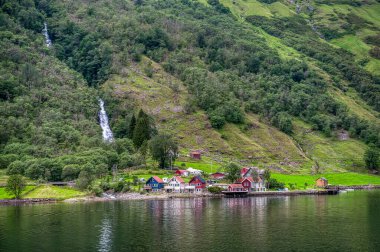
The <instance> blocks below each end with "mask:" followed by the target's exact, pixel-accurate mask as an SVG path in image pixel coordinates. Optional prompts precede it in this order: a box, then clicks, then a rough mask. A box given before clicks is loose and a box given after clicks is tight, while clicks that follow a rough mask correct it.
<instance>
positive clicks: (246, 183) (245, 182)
mask: <svg viewBox="0 0 380 252" xmlns="http://www.w3.org/2000/svg"><path fill="white" fill-rule="evenodd" d="M235 184H241V185H242V186H243V187H244V189H246V191H251V190H252V188H253V184H254V181H253V178H252V177H248V178H239V179H238V180H236V182H235Z"/></svg>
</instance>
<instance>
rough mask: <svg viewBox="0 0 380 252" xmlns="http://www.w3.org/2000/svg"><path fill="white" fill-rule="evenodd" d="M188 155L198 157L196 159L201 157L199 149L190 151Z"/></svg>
mask: <svg viewBox="0 0 380 252" xmlns="http://www.w3.org/2000/svg"><path fill="white" fill-rule="evenodd" d="M190 157H191V158H193V159H198V160H200V159H201V158H202V153H201V151H199V150H196V151H191V152H190Z"/></svg>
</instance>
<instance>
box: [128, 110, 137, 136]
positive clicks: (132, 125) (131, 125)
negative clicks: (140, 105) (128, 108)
mask: <svg viewBox="0 0 380 252" xmlns="http://www.w3.org/2000/svg"><path fill="white" fill-rule="evenodd" d="M135 128H136V117H135V114H133V115H132V118H131V121H130V122H129V130H128V138H130V139H133V132H134V131H135Z"/></svg>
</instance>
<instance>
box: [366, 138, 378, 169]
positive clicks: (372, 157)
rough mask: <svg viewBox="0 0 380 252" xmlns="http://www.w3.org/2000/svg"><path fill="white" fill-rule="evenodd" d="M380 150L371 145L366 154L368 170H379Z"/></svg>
mask: <svg viewBox="0 0 380 252" xmlns="http://www.w3.org/2000/svg"><path fill="white" fill-rule="evenodd" d="M379 159H380V155H379V149H378V148H376V146H375V145H374V144H370V145H369V147H368V149H367V150H366V152H365V153H364V161H365V166H366V167H367V168H368V169H377V168H378V167H379Z"/></svg>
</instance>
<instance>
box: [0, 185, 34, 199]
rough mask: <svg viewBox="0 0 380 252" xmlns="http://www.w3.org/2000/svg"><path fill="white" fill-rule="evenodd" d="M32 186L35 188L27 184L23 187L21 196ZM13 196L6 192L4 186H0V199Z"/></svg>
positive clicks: (31, 188) (30, 189)
mask: <svg viewBox="0 0 380 252" xmlns="http://www.w3.org/2000/svg"><path fill="white" fill-rule="evenodd" d="M34 188H36V187H35V186H27V187H26V188H25V191H24V192H23V193H22V197H25V195H26V194H28V193H29V192H30V191H32V190H33V189H34ZM12 198H13V196H12V195H10V194H9V193H7V192H6V191H5V188H4V187H0V200H2V199H12Z"/></svg>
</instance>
